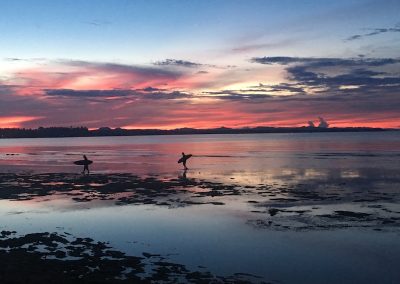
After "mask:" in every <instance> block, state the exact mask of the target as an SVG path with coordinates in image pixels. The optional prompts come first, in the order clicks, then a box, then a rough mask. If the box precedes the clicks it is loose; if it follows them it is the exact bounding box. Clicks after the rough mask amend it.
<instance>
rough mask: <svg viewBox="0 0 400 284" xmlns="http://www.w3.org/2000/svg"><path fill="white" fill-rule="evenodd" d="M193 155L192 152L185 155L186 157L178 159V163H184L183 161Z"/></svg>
mask: <svg viewBox="0 0 400 284" xmlns="http://www.w3.org/2000/svg"><path fill="white" fill-rule="evenodd" d="M191 156H193V155H192V154H188V155H185V156H184V157H182V158H180V159H179V160H178V164H180V163H183V161H185V160H187V159H189V158H190V157H191Z"/></svg>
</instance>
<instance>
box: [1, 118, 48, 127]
mask: <svg viewBox="0 0 400 284" xmlns="http://www.w3.org/2000/svg"><path fill="white" fill-rule="evenodd" d="M40 118H42V117H40V116H5V117H0V128H17V127H22V125H23V123H24V122H29V121H33V120H37V119H40Z"/></svg>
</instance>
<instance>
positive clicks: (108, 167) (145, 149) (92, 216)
mask: <svg viewBox="0 0 400 284" xmlns="http://www.w3.org/2000/svg"><path fill="white" fill-rule="evenodd" d="M182 151H184V152H185V153H192V154H194V155H196V156H197V157H193V158H192V159H191V160H189V163H188V166H189V168H190V170H189V171H188V172H187V173H186V175H187V178H202V179H206V180H211V181H220V182H224V183H228V184H235V183H239V184H242V185H257V184H266V183H268V184H275V185H277V186H289V185H293V184H300V183H307V184H314V185H324V184H325V183H326V182H331V181H338V182H340V181H346V182H347V183H351V181H352V180H357V184H356V188H354V190H359V189H363V188H365V189H369V188H370V187H371V185H374V186H376V187H378V188H384V189H385V190H387V191H391V190H392V191H396V190H397V191H398V188H396V186H397V185H398V184H391V183H390V179H391V178H399V173H398V169H399V168H400V159H399V157H400V156H399V155H400V133H394V132H392V133H389V132H386V133H343V134H337V133H328V134H317V133H312V134H257V135H198V136H194V135H193V136H192V135H189V136H162V137H160V136H152V137H104V138H65V139H8V140H0V172H7V171H11V172H14V171H33V172H39V173H40V172H49V171H50V172H79V171H80V170H81V168H80V167H78V166H75V165H72V161H74V160H78V159H81V155H82V154H83V153H85V154H87V155H88V157H89V159H92V160H94V161H95V163H94V165H93V167H92V170H93V171H94V172H100V173H107V172H128V173H134V174H141V175H142V174H146V175H151V174H155V175H159V177H160V178H162V177H178V176H179V177H182V171H181V169H180V165H178V164H177V163H176V160H177V159H178V158H179V157H180V152H182ZM7 154H16V155H7ZM93 186H96V185H93ZM391 187H393V188H391ZM349 188H352V185H351V184H350V185H349ZM222 198H223V200H224V202H225V203H226V205H224V206H212V205H201V206H189V207H185V208H175V209H167V208H161V207H156V206H150V205H149V206H145V205H126V206H115V205H114V203H113V202H111V201H110V202H107V201H92V202H90V203H75V202H73V201H71V200H70V199H69V198H68V197H65V196H64V197H63V196H50V197H49V196H46V197H43V198H42V199H40V198H38V199H35V200H33V201H1V202H0V224H1V226H0V229H1V230H4V229H6V230H17V231H18V233H29V232H38V231H59V232H64V231H66V232H70V233H73V234H74V235H76V236H78V237H79V236H82V237H86V236H88V237H92V238H94V239H96V240H100V241H110V242H111V244H112V245H113V246H115V247H116V248H118V249H122V250H124V251H126V252H129V253H133V254H138V253H141V252H144V251H145V252H150V253H155V254H158V253H161V254H165V255H168V254H170V256H169V257H170V259H171V260H173V261H176V262H178V263H183V264H187V265H189V267H191V268H193V269H198V268H197V266H199V265H201V266H206V267H207V269H209V270H211V271H212V272H214V273H217V274H221V273H222V274H225V273H226V274H232V273H235V272H246V273H254V274H257V275H264V276H265V277H266V280H272V279H277V280H280V281H282V282H284V283H309V282H314V283H322V282H323V283H338V282H341V283H354V282H358V283H366V282H369V283H371V282H375V283H378V282H380V283H383V282H385V281H386V282H387V281H388V280H389V279H394V277H396V275H397V277H398V274H396V273H398V272H397V268H396V263H398V262H399V261H400V259H399V258H400V257H399V256H400V248H399V246H398V244H397V239H398V233H390V232H385V233H382V232H375V231H372V230H370V231H367V232H366V231H360V230H357V229H348V230H332V231H312V232H280V231H272V230H262V229H256V228H253V227H251V226H249V225H247V224H246V220H247V219H249V218H250V217H253V216H254V214H255V213H251V212H250V210H249V207H250V206H251V205H249V204H247V203H246V200H247V199H251V198H252V197H245V198H246V200H243V198H242V197H236V196H233V197H231V196H229V197H228V196H224V197H222ZM46 200H47V201H46ZM243 201H244V202H243ZM332 206H335V205H332ZM346 206H348V207H349V208H351V204H349V205H344V208H346ZM299 209H301V206H299ZM321 210H324V209H321ZM316 263H317V264H318V265H316ZM366 268H367V269H366ZM288 271H290V272H288ZM355 271H357V272H360V271H363V273H355Z"/></svg>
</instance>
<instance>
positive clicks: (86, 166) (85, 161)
mask: <svg viewBox="0 0 400 284" xmlns="http://www.w3.org/2000/svg"><path fill="white" fill-rule="evenodd" d="M91 163H93V161H91V160H89V159H88V158H87V157H86V155H83V160H79V161H75V162H74V164H75V165H83V172H82V174H84V173H85V171H87V173H88V174H89V173H90V171H89V165H90V164H91Z"/></svg>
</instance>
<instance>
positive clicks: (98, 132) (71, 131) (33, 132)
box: [0, 126, 395, 138]
mask: <svg viewBox="0 0 400 284" xmlns="http://www.w3.org/2000/svg"><path fill="white" fill-rule="evenodd" d="M388 130H395V129H388V128H369V127H346V128H337V127H333V128H318V127H306V126H303V127H252V128H249V127H246V128H226V127H221V128H212V129H194V128H179V129H172V130H161V129H123V128H114V129H113V128H109V127H101V128H99V129H95V130H89V129H88V128H87V127H39V128H37V129H26V128H0V138H51V137H96V136H139V135H185V134H245V133H307V132H363V131H388Z"/></svg>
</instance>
